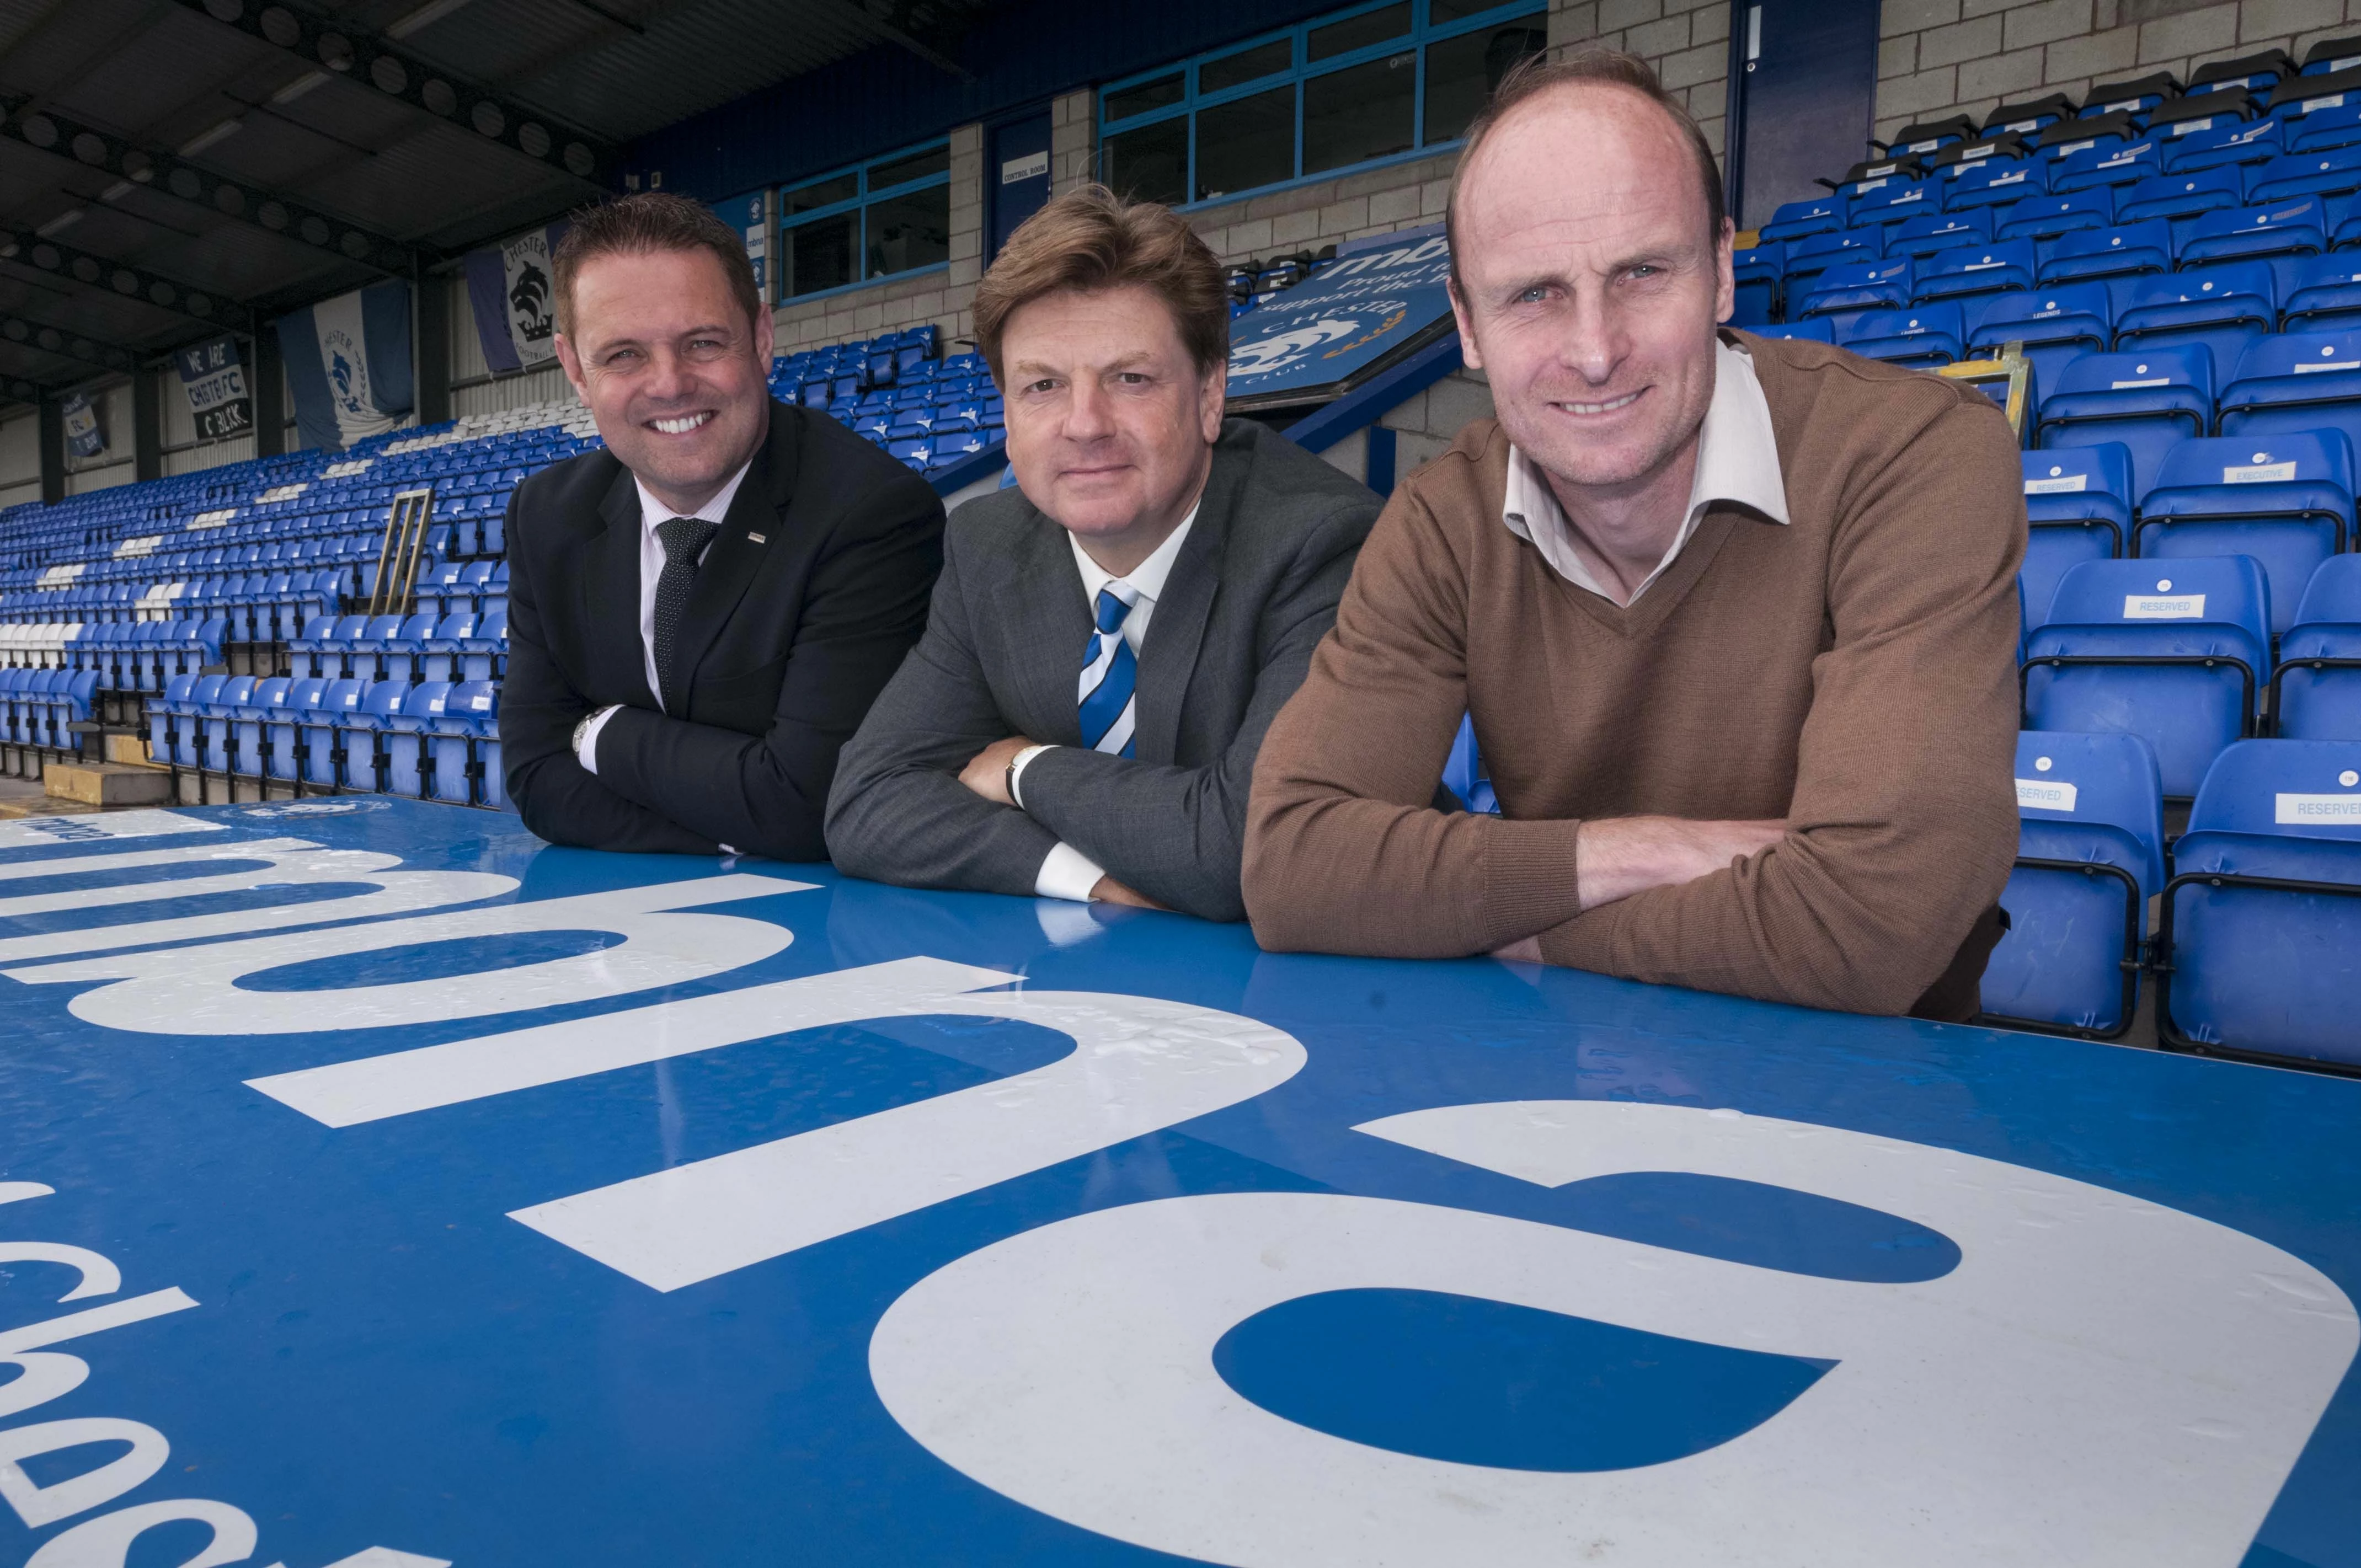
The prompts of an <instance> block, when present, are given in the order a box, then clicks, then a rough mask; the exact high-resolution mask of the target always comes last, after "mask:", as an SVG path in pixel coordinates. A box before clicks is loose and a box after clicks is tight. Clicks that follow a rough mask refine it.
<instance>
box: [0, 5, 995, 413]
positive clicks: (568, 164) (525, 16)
mask: <svg viewBox="0 0 2361 1568" xmlns="http://www.w3.org/2000/svg"><path fill="white" fill-rule="evenodd" d="M984 3H985V0H917V3H916V4H907V3H905V4H897V5H892V6H891V7H890V8H889V7H885V6H884V5H879V7H878V8H877V9H876V10H873V9H871V8H870V6H869V5H864V4H862V3H860V0H369V3H363V4H340V3H337V0H296V3H288V0H0V398H8V396H9V394H12V393H14V394H17V395H18V396H21V395H22V390H23V389H24V388H26V387H27V386H29V387H33V388H43V389H47V388H56V387H63V386H67V385H70V384H71V383H73V382H75V381H79V380H82V379H85V378H88V377H89V376H90V375H92V374H93V372H94V371H103V370H105V369H108V368H119V369H127V368H129V367H131V365H132V364H133V363H134V361H135V360H136V358H137V357H138V356H146V355H150V354H153V353H156V352H159V351H161V350H164V349H168V348H170V347H171V346H173V345H177V344H181V343H185V342H190V341H193V340H196V339H199V338H203V337H205V336H208V335H211V334H214V333H216V332H219V331H222V330H225V329H228V330H235V331H250V330H252V328H253V327H254V325H255V324H256V323H258V321H261V320H264V319H267V317H268V315H269V313H273V312H276V311H281V310H285V309H289V308H292V307H294V306H296V305H299V304H302V303H303V302H308V301H310V300H313V299H317V298H320V297H322V296H324V295H326V294H328V293H332V292H335V291H339V290H342V289H346V288H350V287H352V286H354V285H356V284H358V283H364V282H368V281H369V280H373V279H375V278H379V277H385V276H401V277H408V276H412V275H413V274H414V272H415V271H417V270H418V269H421V268H423V267H428V266H432V265H433V264H434V262H436V261H439V260H441V259H444V258H446V257H448V256H450V255H453V254H455V253H456V252H459V251H462V250H465V249H466V248H467V247H469V246H472V245H477V244H481V243H482V242H484V241H485V240H487V239H489V238H493V237H496V236H500V235H503V234H506V233H509V232H511V231H513V230H515V229H518V228H521V227H523V226H525V225H530V224H533V223H534V222H537V221H540V220H542V219H544V218H547V217H550V216H554V215H555V214H558V213H560V212H563V211H564V210H566V208H568V207H571V206H574V205H577V204H578V203H582V202H584V201H587V200H589V199H590V198H592V197H594V196H596V195H598V193H600V192H602V191H606V190H611V189H613V188H614V185H615V181H614V179H613V174H612V170H613V166H614V159H615V156H616V154H615V149H616V148H617V147H618V146H619V145H620V144H623V143H625V142H628V141H630V140H631V139H632V138H635V137H640V136H642V135H644V134H645V133H647V132H649V131H651V130H653V129H656V128H658V127H660V126H664V125H667V124H670V123H672V122H675V121H677V120H679V119H681V118H683V117H685V116H688V115H695V114H697V113H698V112H700V111H703V110H706V109H708V108H711V107H713V106H715V105H717V104H724V103H727V102H729V101H730V100H731V99H734V98H738V97H741V96H742V95H744V94H745V93H749V92H751V91H753V90H754V89H756V88H759V87H762V86H763V85H765V84H767V83H772V82H779V81H781V80H784V79H786V78H790V77H794V76H796V75H799V74H802V73H804V72H807V71H813V70H817V69H818V68H820V67H822V66H825V65H828V64H829V63H831V62H833V61H836V60H841V59H844V58H846V57H848V56H850V55H852V54H856V53H859V52H861V51H862V50H864V49H877V48H880V47H890V48H893V49H899V50H901V51H904V52H906V53H907V54H909V55H910V56H912V57H914V58H916V59H917V60H924V61H925V62H927V64H928V67H929V68H930V69H933V70H939V71H945V72H949V73H951V74H953V75H958V74H961V67H960V66H959V65H958V64H957V63H956V61H955V60H954V59H953V58H952V54H951V53H950V50H951V49H955V48H956V45H957V40H958V38H959V37H960V36H961V32H962V30H963V28H964V27H965V25H966V23H967V21H968V20H969V19H970V18H971V17H972V16H973V15H974V14H975V13H977V12H979V11H981V10H982V9H983V4H984ZM889 9H890V12H891V15H890V16H889V15H888V14H887V12H888V10H889Z"/></svg>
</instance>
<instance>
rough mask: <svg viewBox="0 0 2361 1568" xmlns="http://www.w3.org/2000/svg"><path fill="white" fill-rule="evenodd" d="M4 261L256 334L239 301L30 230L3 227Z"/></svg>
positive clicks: (1, 255)
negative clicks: (64, 243)
mask: <svg viewBox="0 0 2361 1568" xmlns="http://www.w3.org/2000/svg"><path fill="white" fill-rule="evenodd" d="M0 261H13V262H15V263H16V265H17V266H19V267H27V268H32V269H35V270H38V271H40V272H45V273H47V274H49V276H50V277H52V278H57V279H60V280H65V281H69V282H75V283H80V284H82V285H83V286H84V287H86V288H91V289H106V290H110V291H113V292H115V294H118V295H120V296H122V297H123V298H124V299H126V300H137V301H138V302H140V303H141V304H143V305H153V306H155V307H156V308H157V309H158V310H163V311H170V312H172V313H174V314H175V315H182V316H186V317H188V318H189V319H190V320H191V321H200V322H203V323H206V324H207V325H210V326H216V327H219V328H221V329H222V330H223V331H225V332H243V333H251V332H253V331H254V313H253V312H252V311H250V310H248V309H247V307H246V306H245V305H243V304H241V303H239V302H237V301H236V300H231V299H225V298H224V297H223V296H221V295H220V294H217V293H215V292H214V291H211V290H209V289H201V288H198V287H197V286H196V285H195V284H192V283H183V282H181V280H178V279H175V278H167V277H165V276H164V275H163V274H161V273H159V272H150V271H149V270H148V269H146V268H145V267H133V266H130V265H128V264H126V263H125V262H120V261H110V260H108V259H107V258H105V257H104V256H96V255H93V254H92V253H91V252H89V251H87V250H77V249H75V248H74V247H72V246H70V245H60V244H59V243H58V242H57V241H56V240H53V239H43V238H42V237H41V236H38V235H37V234H35V233H34V232H33V231H32V230H30V229H20V228H16V227H14V226H11V225H0Z"/></svg>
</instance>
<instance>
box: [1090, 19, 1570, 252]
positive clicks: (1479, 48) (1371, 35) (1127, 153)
mask: <svg viewBox="0 0 2361 1568" xmlns="http://www.w3.org/2000/svg"><path fill="white" fill-rule="evenodd" d="M1546 20H1547V17H1546V8H1545V7H1544V6H1543V5H1537V4H1535V3H1534V0H1512V3H1510V4H1508V5H1500V4H1498V3H1488V0H1377V3H1376V4H1372V5H1355V6H1351V7H1349V8H1347V9H1345V10H1341V11H1334V12H1331V13H1329V14H1328V15H1326V16H1320V17H1316V18H1314V19H1313V20H1312V21H1309V22H1304V23H1301V24H1300V25H1298V26H1296V27H1287V28H1283V29H1281V30H1279V31H1278V32H1272V33H1266V34H1263V35H1262V36H1261V37H1259V38H1252V39H1249V40H1247V41H1246V42H1244V43H1238V44H1231V45H1227V46H1225V47H1224V48H1222V49H1215V50H1212V51H1209V52H1207V53H1205V54H1202V55H1199V56H1197V57H1196V58H1195V59H1193V60H1184V61H1182V62H1181V63H1180V64H1178V65H1168V66H1164V67H1161V68H1159V69H1158V70H1155V71H1142V72H1141V73H1139V74H1138V75H1137V76H1131V77H1126V78H1125V79H1124V80H1122V81H1120V82H1114V83H1111V84H1110V85H1108V86H1107V87H1105V88H1104V89H1103V90H1102V91H1101V92H1100V93H1099V148H1100V153H1099V158H1100V175H1101V178H1103V179H1104V180H1105V181H1106V182H1107V183H1108V184H1109V185H1112V186H1113V187H1115V190H1117V191H1119V192H1123V193H1125V194H1126V195H1130V196H1136V197H1139V198H1142V199H1145V200H1149V201H1157V202H1165V203H1170V204H1172V205H1174V206H1193V205H1196V204H1197V203H1210V202H1228V201H1235V200H1236V199H1237V198H1238V197H1240V196H1244V195H1246V194H1249V193H1250V192H1256V191H1267V190H1268V189H1270V188H1271V187H1273V186H1277V185H1285V184H1288V183H1290V182H1291V181H1297V180H1312V179H1328V178H1331V177H1334V176H1335V175H1338V174H1342V173H1345V172H1347V171H1349V170H1354V169H1360V168H1366V167H1367V166H1368V165H1371V164H1375V163H1382V162H1384V161H1386V160H1387V159H1393V158H1403V157H1417V156H1420V155H1422V154H1425V153H1429V152H1433V151H1436V150H1439V149H1441V148H1447V147H1452V146H1455V145H1457V143H1458V140H1459V137H1460V135H1461V133H1462V132H1464V131H1465V130H1466V128H1467V124H1468V122H1469V121H1470V120H1473V119H1474V118H1475V117H1476V112H1477V110H1478V109H1480V108H1481V107H1483V104H1484V99H1485V96H1486V94H1487V93H1489V92H1490V91H1491V89H1492V87H1493V86H1495V85H1497V84H1498V83H1499V80H1500V77H1501V76H1502V75H1503V74H1504V73H1505V72H1506V71H1508V69H1509V67H1510V66H1512V65H1514V64H1515V63H1516V62H1517V61H1518V60H1521V59H1522V58H1523V57H1524V56H1526V55H1528V54H1533V53H1537V52H1539V50H1540V49H1541V48H1542V47H1543V41H1544V40H1543V33H1544V28H1545V26H1546Z"/></svg>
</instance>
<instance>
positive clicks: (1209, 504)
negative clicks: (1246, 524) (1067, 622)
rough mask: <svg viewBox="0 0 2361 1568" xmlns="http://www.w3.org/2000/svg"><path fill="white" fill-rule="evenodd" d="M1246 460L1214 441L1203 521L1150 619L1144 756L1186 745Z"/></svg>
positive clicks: (1142, 700)
mask: <svg viewBox="0 0 2361 1568" xmlns="http://www.w3.org/2000/svg"><path fill="white" fill-rule="evenodd" d="M1245 488H1246V459H1244V458H1243V457H1236V456H1233V455H1231V453H1230V452H1229V450H1228V449H1227V448H1226V447H1225V446H1216V447H1214V448H1213V471H1212V472H1211V473H1209V474H1208V475H1207V476H1206V477H1205V493H1204V494H1203V496H1202V497H1201V498H1200V499H1198V502H1197V521H1195V522H1192V523H1191V524H1190V525H1189V537H1188V539H1187V540H1186V541H1184V542H1183V543H1181V546H1180V559H1179V560H1177V561H1175V562H1173V563H1172V575H1171V576H1169V577H1167V578H1166V579H1165V580H1164V597H1163V598H1159V599H1158V600H1157V601H1156V613H1155V615H1154V616H1153V617H1151V618H1150V619H1149V620H1148V640H1147V641H1146V642H1145V643H1143V644H1142V645H1141V647H1140V651H1139V687H1138V694H1139V695H1138V700H1139V706H1138V707H1137V709H1136V710H1135V711H1134V715H1133V718H1134V723H1135V725H1136V729H1134V733H1135V734H1136V735H1137V736H1138V738H1139V744H1138V750H1137V754H1138V756H1139V759H1140V761H1142V762H1170V761H1171V760H1172V757H1173V754H1174V752H1175V751H1176V750H1177V749H1178V748H1179V745H1180V707H1181V705H1182V704H1183V703H1184V702H1186V701H1187V700H1188V697H1189V678H1190V676H1191V675H1192V674H1195V673H1196V670H1197V650H1198V649H1199V648H1200V647H1202V645H1203V644H1204V641H1205V623H1206V621H1207V620H1211V619H1212V617H1213V597H1214V592H1215V590H1216V589H1217V588H1219V587H1220V586H1221V581H1222V550H1223V546H1224V545H1225V544H1226V543H1228V542H1229V535H1230V527H1231V524H1232V522H1233V521H1235V516H1236V513H1237V504H1238V497H1239V495H1240V494H1241V493H1242V492H1243V491H1244V489H1245Z"/></svg>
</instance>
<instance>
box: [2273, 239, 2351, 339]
mask: <svg viewBox="0 0 2361 1568" xmlns="http://www.w3.org/2000/svg"><path fill="white" fill-rule="evenodd" d="M2279 281H2280V284H2281V286H2282V288H2283V289H2284V291H2285V297H2284V298H2283V299H2282V300H2280V302H2279V330H2280V331H2281V332H2341V331H2346V330H2349V329H2351V328H2354V327H2361V259H2356V258H2354V257H2350V256H2342V255H2329V256H2307V257H2304V258H2301V259H2300V260H2298V261H2297V262H2295V263H2294V264H2293V265H2292V266H2290V267H2289V268H2288V269H2287V270H2286V272H2285V274H2284V275H2283V276H2282V277H2281V278H2280V280H2279Z"/></svg>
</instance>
